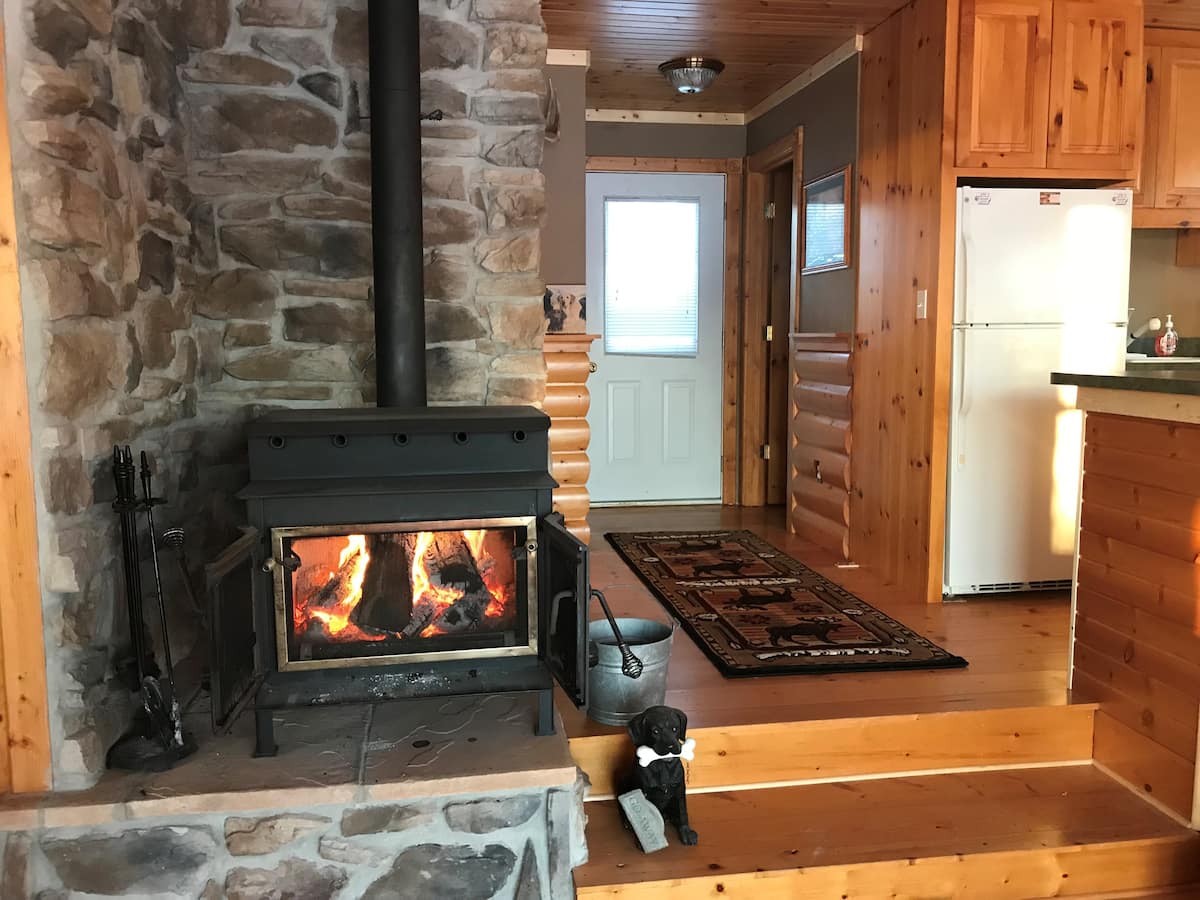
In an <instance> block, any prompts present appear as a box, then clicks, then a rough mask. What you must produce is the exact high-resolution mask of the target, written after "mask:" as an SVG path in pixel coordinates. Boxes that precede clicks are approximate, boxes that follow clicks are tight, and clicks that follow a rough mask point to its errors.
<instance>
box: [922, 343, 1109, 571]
mask: <svg viewBox="0 0 1200 900" xmlns="http://www.w3.org/2000/svg"><path fill="white" fill-rule="evenodd" d="M1123 341H1124V329H1123V328H1121V327H1118V326H1108V327H1107V328H1105V329H1100V328H1094V329H1078V328H1077V329H1071V330H1066V329H1063V328H1059V327H1043V328H1023V329H1016V328H988V329H980V328H973V329H955V332H954V381H953V387H952V395H951V401H952V406H951V432H950V460H949V467H948V471H949V498H948V500H949V507H948V510H947V517H946V576H945V577H946V590H947V593H950V594H958V595H963V594H975V593H987V592H992V591H998V590H1003V589H1012V590H1018V589H1026V588H1029V587H1036V586H1038V583H1044V582H1054V581H1066V580H1069V579H1070V578H1071V576H1072V567H1073V559H1074V552H1075V526H1076V518H1077V514H1078V505H1079V465H1080V448H1081V441H1082V427H1083V420H1082V414H1081V413H1080V412H1079V411H1078V410H1076V409H1075V408H1074V406H1075V389H1074V388H1061V387H1056V386H1054V385H1051V384H1050V373H1051V372H1052V371H1061V370H1064V369H1066V370H1071V371H1079V370H1085V371H1095V372H1106V371H1109V372H1111V371H1120V370H1121V369H1122V368H1123V367H1124V343H1123Z"/></svg>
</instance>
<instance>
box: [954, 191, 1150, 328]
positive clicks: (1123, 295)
mask: <svg viewBox="0 0 1200 900" xmlns="http://www.w3.org/2000/svg"><path fill="white" fill-rule="evenodd" d="M958 207H959V209H958V212H959V215H958V251H957V255H956V263H955V265H956V271H957V274H958V278H957V283H956V289H955V310H954V321H955V323H956V324H966V323H1010V324H1054V323H1067V324H1070V323H1076V322H1105V323H1112V322H1125V321H1127V320H1128V318H1129V310H1128V307H1129V253H1130V242H1131V240H1132V235H1133V200H1132V194H1131V193H1130V192H1129V191H1127V190H1096V191H1089V190H1063V191H1043V190H1033V189H1023V188H1022V189H991V188H989V189H984V188H961V189H960V190H959V194H958Z"/></svg>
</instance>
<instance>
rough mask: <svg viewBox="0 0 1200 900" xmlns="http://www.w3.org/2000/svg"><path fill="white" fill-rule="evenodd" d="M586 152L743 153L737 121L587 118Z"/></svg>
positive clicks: (711, 156)
mask: <svg viewBox="0 0 1200 900" xmlns="http://www.w3.org/2000/svg"><path fill="white" fill-rule="evenodd" d="M587 152H588V156H654V157H667V158H679V159H727V158H730V157H737V158H741V157H743V156H745V155H746V129H745V128H744V127H743V126H741V125H659V124H654V123H642V122H629V123H626V122H588V123H587Z"/></svg>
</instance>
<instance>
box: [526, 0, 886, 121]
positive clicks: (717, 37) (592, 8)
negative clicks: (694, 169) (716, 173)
mask: <svg viewBox="0 0 1200 900" xmlns="http://www.w3.org/2000/svg"><path fill="white" fill-rule="evenodd" d="M904 2H905V0H838V2H830V0H542V15H543V17H544V18H545V21H546V29H547V31H548V32H549V34H550V46H552V47H554V48H556V49H563V50H590V51H591V54H592V66H591V70H590V72H589V73H588V106H591V107H600V108H607V109H669V110H687V111H696V112H746V111H748V110H750V109H751V108H753V107H754V106H755V105H756V104H757V103H759V102H760V101H761V100H763V99H765V98H766V97H767V96H769V95H770V94H771V93H773V92H774V91H775V90H777V89H779V88H780V87H782V86H783V85H785V84H787V83H788V82H789V81H791V80H792V79H793V78H795V77H797V76H798V75H801V74H802V73H804V72H805V71H806V70H807V69H808V68H810V67H811V66H812V65H813V64H814V63H816V62H818V61H820V60H821V59H823V58H824V57H825V56H828V55H829V54H830V53H832V52H833V51H834V50H836V49H837V48H838V47H840V46H841V45H842V44H844V43H845V42H846V41H848V40H850V39H851V38H852V37H854V36H855V35H856V34H863V33H865V32H867V31H870V30H871V29H872V28H874V27H875V26H876V25H878V24H879V23H880V22H882V21H883V20H884V19H886V18H887V17H888V16H889V15H891V14H892V13H893V12H895V11H896V10H897V9H899V8H900V7H901V6H903V5H904ZM687 55H704V56H715V57H716V58H718V59H720V60H721V61H722V62H724V63H725V66H726V68H725V72H724V74H723V75H721V77H720V78H718V79H717V82H716V84H715V85H714V86H713V87H711V88H709V89H708V90H707V91H705V92H704V93H703V94H700V95H698V96H694V97H685V96H683V95H682V94H677V93H675V92H674V91H672V90H671V88H670V86H669V85H668V84H667V83H666V81H665V80H664V79H663V78H662V76H661V75H659V73H658V65H659V63H662V62H666V61H667V60H668V59H671V58H673V57H676V56H687Z"/></svg>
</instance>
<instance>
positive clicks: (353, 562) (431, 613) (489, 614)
mask: <svg viewBox="0 0 1200 900" xmlns="http://www.w3.org/2000/svg"><path fill="white" fill-rule="evenodd" d="M439 533H442V534H444V533H445V532H432V531H422V532H418V533H417V534H416V535H415V537H416V540H415V542H414V546H413V554H412V563H411V566H410V569H409V579H410V584H411V586H412V604H413V612H414V618H417V616H418V614H419V617H420V618H419V620H425V621H427V622H428V623H429V624H427V625H426V626H425V627H424V628H423V629H422V630H421V631H420V632H419V634H418V635H417V636H418V637H421V638H430V637H436V636H437V635H441V634H445V633H446V631H445V630H444V629H443V628H442V627H441V626H440V625H439V620H440V619H441V617H442V616H443V614H444V613H445V612H446V610H448V609H449V608H450V607H451V606H453V605H454V604H455V603H457V602H458V601H459V600H461V599H462V598H463V597H464V595H465V591H464V590H463V589H461V588H458V587H454V586H452V585H443V584H440V583H438V581H439V580H440V579H438V576H437V569H436V566H435V568H434V570H433V571H431V570H430V562H429V560H428V558H427V557H428V556H429V553H430V551H431V549H433V548H434V542H435V539H436V537H437V534H439ZM461 535H462V538H463V540H464V541H465V543H466V546H467V549H468V550H469V551H470V554H471V559H472V561H473V562H474V564H475V568H476V570H477V571H478V573H479V576H480V578H482V579H483V583H484V586H485V587H486V588H487V591H488V594H489V595H490V599H489V602H488V605H487V607H486V609H485V610H484V613H483V622H488V623H491V624H489V625H487V626H483V624H482V622H481V623H480V624H479V625H478V626H477V627H487V628H489V629H494V628H496V627H498V625H499V623H500V622H501V620H503V619H505V618H507V617H509V616H511V615H512V614H513V612H514V610H515V603H514V602H513V599H514V598H515V595H516V591H515V585H509V584H506V583H503V581H502V580H501V579H500V577H499V575H498V570H497V566H496V563H495V561H494V559H493V558H492V557H491V556H490V555H489V554H488V552H487V550H486V549H485V542H486V539H487V535H488V532H487V531H486V530H483V529H466V530H464V531H462V532H461ZM312 540H314V541H325V540H331V539H328V538H315V539H312ZM345 541H346V543H345V546H344V547H342V548H341V550H340V553H339V555H338V559H337V566H336V567H334V568H333V569H332V570H328V569H326V570H325V586H326V588H328V587H329V586H331V585H333V584H334V582H335V580H336V579H338V578H341V579H342V581H343V582H344V588H343V589H342V590H343V593H342V596H339V597H337V598H336V602H334V604H333V605H332V606H326V605H323V604H325V603H328V602H329V600H328V599H320V600H319V601H317V597H319V596H320V593H321V592H320V591H319V590H313V591H312V592H311V593H309V594H308V595H307V596H305V595H302V594H300V593H297V594H295V596H294V598H293V604H294V607H295V622H296V627H297V629H299V630H301V631H306V630H309V629H310V628H312V627H313V626H314V625H315V624H316V623H320V624H319V625H317V626H316V630H317V631H318V632H321V633H322V634H318V635H315V637H316V639H318V640H319V639H320V638H321V637H322V636H323V637H324V639H325V640H327V641H330V642H335V643H350V642H355V641H384V640H401V639H403V638H404V635H402V634H399V633H396V632H383V631H376V630H374V629H372V630H370V631H367V630H364V629H363V628H360V627H359V626H358V625H357V624H355V623H354V622H353V621H352V617H353V615H354V611H355V609H356V608H357V607H358V605H359V604H360V603H361V602H362V599H363V586H364V584H365V582H366V576H367V569H368V567H369V565H370V562H371V555H370V552H369V551H368V549H367V537H366V535H362V534H352V535H347V536H346V538H345ZM332 551H333V548H330V549H329V551H327V552H328V553H330V554H332ZM329 558H330V557H329V556H326V557H325V559H326V560H328V559H329ZM325 565H326V566H328V562H326V563H325ZM319 577H320V576H319V575H318V578H319ZM297 583H299V582H297ZM314 601H316V602H314ZM317 602H319V603H320V604H322V605H317Z"/></svg>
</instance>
